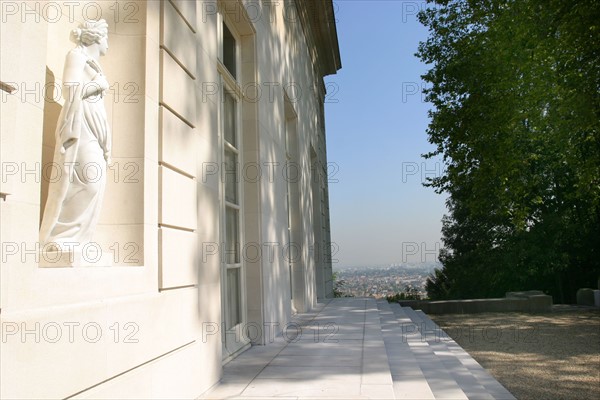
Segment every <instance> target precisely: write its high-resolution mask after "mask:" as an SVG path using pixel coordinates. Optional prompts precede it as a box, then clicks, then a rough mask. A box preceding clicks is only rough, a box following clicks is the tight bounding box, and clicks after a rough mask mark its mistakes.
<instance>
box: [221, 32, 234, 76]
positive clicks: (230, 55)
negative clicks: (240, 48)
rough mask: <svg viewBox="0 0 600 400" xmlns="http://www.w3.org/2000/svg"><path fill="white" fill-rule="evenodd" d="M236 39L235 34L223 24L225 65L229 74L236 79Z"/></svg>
mask: <svg viewBox="0 0 600 400" xmlns="http://www.w3.org/2000/svg"><path fill="white" fill-rule="evenodd" d="M235 48H236V45H235V38H234V37H233V34H232V33H231V31H230V30H229V28H228V27H227V25H226V24H225V23H223V65H225V67H226V68H227V70H228V71H229V73H230V74H231V75H232V76H233V77H234V78H235V77H236V76H235V73H236V68H235V58H236V57H235V56H236V51H235Z"/></svg>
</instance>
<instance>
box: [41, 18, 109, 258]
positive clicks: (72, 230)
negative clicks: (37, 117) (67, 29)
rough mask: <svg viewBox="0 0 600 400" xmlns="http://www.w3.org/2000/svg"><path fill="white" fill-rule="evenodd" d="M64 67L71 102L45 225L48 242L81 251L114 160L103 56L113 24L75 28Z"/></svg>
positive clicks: (59, 130) (59, 131)
mask: <svg viewBox="0 0 600 400" xmlns="http://www.w3.org/2000/svg"><path fill="white" fill-rule="evenodd" d="M72 40H73V41H74V42H75V43H76V44H77V46H76V47H75V48H74V49H72V50H71V51H69V53H68V54H67V57H66V60H65V67H64V73H63V97H64V99H65V103H64V106H63V109H62V111H61V113H60V116H59V120H58V124H57V127H56V134H55V136H56V147H55V150H54V165H55V166H58V167H59V168H60V171H61V175H60V178H58V179H56V180H55V181H53V182H51V183H50V186H49V189H48V200H47V202H46V207H45V210H44V216H43V219H42V224H41V227H40V242H41V244H42V245H45V244H50V243H51V244H52V246H53V247H56V249H57V250H61V249H63V246H62V245H61V244H66V243H69V246H71V247H75V248H76V249H78V250H79V251H81V247H77V246H84V245H85V244H86V243H89V242H90V240H91V238H92V234H93V232H94V229H95V227H96V224H97V222H98V217H99V215H100V209H101V207H102V198H103V195H104V189H105V186H106V169H107V164H108V163H110V151H111V137H110V130H109V126H108V121H107V117H106V110H105V108H104V99H103V97H104V93H105V91H106V90H107V89H108V88H109V85H108V81H107V80H106V77H105V76H104V73H103V72H102V69H101V68H100V64H99V62H98V59H99V58H100V56H103V55H105V54H106V51H107V50H108V24H107V23H106V21H105V20H99V21H87V22H85V23H83V24H81V25H80V27H79V29H75V30H74V31H73V32H72Z"/></svg>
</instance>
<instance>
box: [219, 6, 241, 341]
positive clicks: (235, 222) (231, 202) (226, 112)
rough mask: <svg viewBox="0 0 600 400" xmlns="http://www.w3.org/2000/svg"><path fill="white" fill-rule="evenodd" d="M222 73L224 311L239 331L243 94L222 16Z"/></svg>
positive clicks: (234, 46)
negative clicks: (241, 122) (240, 90)
mask: <svg viewBox="0 0 600 400" xmlns="http://www.w3.org/2000/svg"><path fill="white" fill-rule="evenodd" d="M220 27H221V33H220V40H219V43H220V46H219V60H220V62H219V67H218V70H219V73H220V77H221V87H222V92H221V94H222V101H221V102H220V103H219V107H220V114H221V137H222V160H223V162H222V168H223V175H222V176H223V200H222V210H223V225H224V229H223V242H224V252H223V255H224V259H223V273H222V283H223V291H222V293H223V299H222V300H223V314H224V317H223V319H224V321H225V328H226V330H227V331H232V332H233V331H234V330H235V331H236V332H237V331H239V330H240V329H241V328H240V327H241V326H242V322H243V321H244V318H245V317H244V307H245V306H244V303H245V301H244V293H245V291H244V279H245V278H244V269H243V260H242V259H241V243H242V240H243V238H242V232H243V224H242V221H243V199H242V190H241V181H240V176H239V175H240V164H241V160H240V158H241V151H240V148H241V147H240V146H241V129H240V124H239V115H240V97H239V90H238V89H237V88H238V87H239V83H238V81H237V79H238V76H239V73H238V65H239V62H238V59H239V56H240V55H239V41H238V39H237V36H236V34H235V32H234V31H233V29H231V28H230V27H229V26H228V25H227V23H226V22H225V18H224V17H222V16H221V22H220ZM230 339H231V338H229V337H228V336H227V335H226V343H225V344H226V346H225V347H226V348H227V352H229V353H234V352H235V351H236V349H237V347H238V346H239V345H240V344H239V343H235V341H233V340H230Z"/></svg>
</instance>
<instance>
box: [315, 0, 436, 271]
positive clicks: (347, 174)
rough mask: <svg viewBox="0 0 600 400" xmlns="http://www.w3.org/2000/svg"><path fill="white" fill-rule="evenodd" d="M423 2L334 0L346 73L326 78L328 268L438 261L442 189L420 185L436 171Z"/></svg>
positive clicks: (341, 72) (343, 67)
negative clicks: (423, 51)
mask: <svg viewBox="0 0 600 400" xmlns="http://www.w3.org/2000/svg"><path fill="white" fill-rule="evenodd" d="M422 7H425V2H424V1H423V2H421V1H416V2H415V1H400V0H388V1H377V0H337V1H334V10H335V13H336V19H337V33H338V40H339V45H340V53H341V59H342V69H341V70H340V71H338V73H337V74H336V75H331V76H328V77H326V78H325V83H326V86H327V88H328V95H327V98H326V105H325V113H326V114H325V119H326V134H327V153H328V162H329V163H330V168H329V203H330V218H331V240H332V242H333V243H334V245H333V250H334V253H335V254H334V255H333V267H334V269H335V268H339V267H349V266H375V265H389V264H399V263H403V262H409V263H418V262H422V261H435V260H436V259H437V256H436V254H437V253H438V252H439V248H440V247H441V239H440V238H441V232H440V231H441V218H442V216H443V215H444V213H445V212H446V208H445V200H446V196H445V195H438V194H436V193H435V191H434V190H433V189H432V188H426V187H423V186H422V182H423V180H424V177H425V176H430V177H432V176H437V175H439V174H440V173H441V169H442V164H441V162H440V160H439V159H437V160H431V159H430V160H425V159H424V158H423V157H421V154H424V153H427V152H429V151H432V150H433V148H434V147H433V145H432V144H430V143H429V142H428V141H427V134H426V129H427V125H428V122H429V119H428V116H427V111H428V110H429V109H430V104H428V103H426V102H425V100H424V96H423V95H422V94H421V88H422V87H423V85H425V83H424V82H423V81H422V79H421V77H420V76H421V75H422V74H424V73H425V72H426V71H427V69H428V66H427V65H425V64H423V63H421V62H420V60H419V59H418V58H417V57H415V55H414V53H415V52H416V51H417V47H418V44H419V41H422V40H425V39H426V38H427V29H426V28H425V27H423V26H422V25H420V23H419V22H418V21H417V17H416V11H417V10H418V9H419V8H422Z"/></svg>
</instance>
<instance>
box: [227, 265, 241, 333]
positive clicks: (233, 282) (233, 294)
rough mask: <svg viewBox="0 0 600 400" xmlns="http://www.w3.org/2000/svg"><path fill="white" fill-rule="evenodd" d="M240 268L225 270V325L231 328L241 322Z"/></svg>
mask: <svg viewBox="0 0 600 400" xmlns="http://www.w3.org/2000/svg"><path fill="white" fill-rule="evenodd" d="M240 292H241V287H240V269H239V268H230V269H228V270H227V300H228V301H227V315H226V321H225V325H226V328H227V329H231V328H233V327H234V326H236V325H237V324H239V323H240V322H242V313H241V297H242V296H241V293H240Z"/></svg>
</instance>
